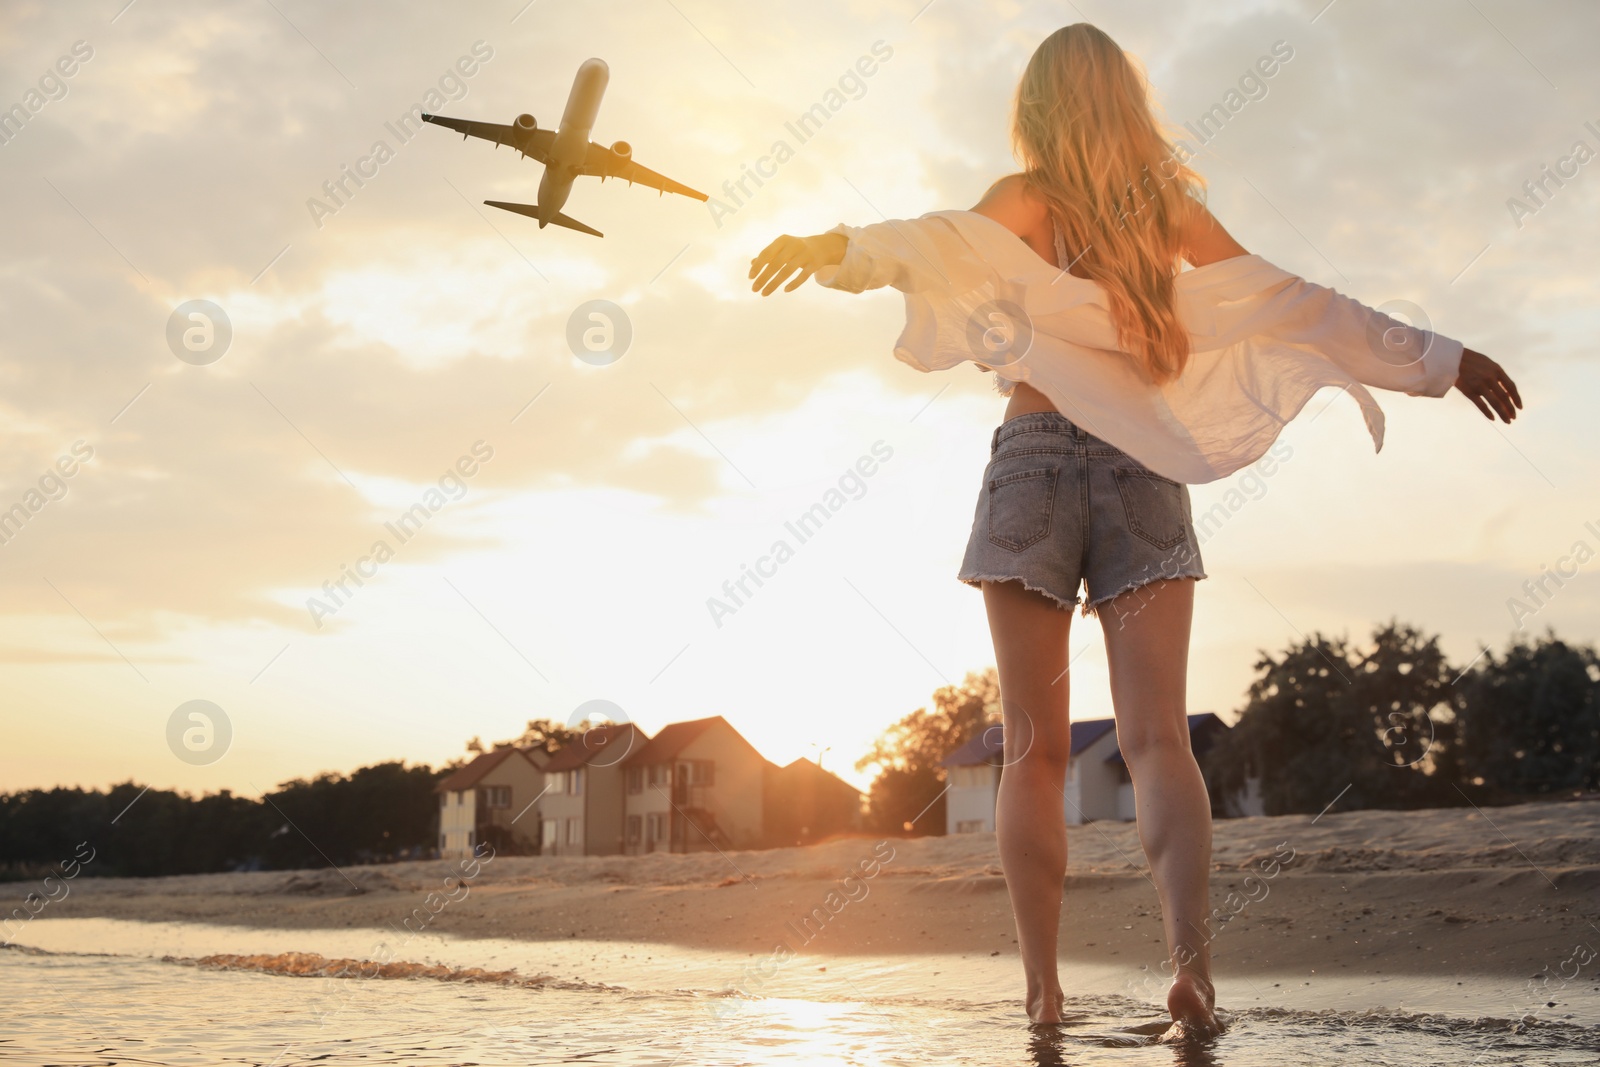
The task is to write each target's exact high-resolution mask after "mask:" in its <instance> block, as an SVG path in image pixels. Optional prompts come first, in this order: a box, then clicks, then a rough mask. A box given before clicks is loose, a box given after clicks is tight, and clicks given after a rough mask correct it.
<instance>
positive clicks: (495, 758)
mask: <svg viewBox="0 0 1600 1067" xmlns="http://www.w3.org/2000/svg"><path fill="white" fill-rule="evenodd" d="M513 754H515V755H518V756H521V757H522V758H523V759H525V760H527V761H528V762H529V763H531V764H533V766H534V767H535V768H537V767H538V766H539V764H538V763H536V762H535V761H534V759H533V757H532V756H530V755H528V753H526V752H524V751H523V750H522V749H520V748H516V747H514V746H510V745H508V746H506V747H505V748H497V749H495V750H494V751H493V752H485V753H483V755H481V756H479V757H478V758H477V759H475V760H473V761H472V762H471V763H469V764H467V765H466V766H465V767H462V768H461V769H460V770H458V771H456V772H455V773H454V774H452V775H451V776H450V777H448V778H446V779H445V780H444V781H442V782H440V783H439V784H438V785H436V786H434V787H433V791H434V792H435V793H456V792H459V791H461V790H463V789H471V788H472V787H473V786H475V785H477V784H478V783H479V782H481V781H482V780H483V777H484V775H486V774H488V773H489V772H490V771H492V770H494V769H495V768H496V767H498V766H500V764H502V763H504V762H505V761H506V760H507V759H508V758H510V757H511V756H512V755H513Z"/></svg>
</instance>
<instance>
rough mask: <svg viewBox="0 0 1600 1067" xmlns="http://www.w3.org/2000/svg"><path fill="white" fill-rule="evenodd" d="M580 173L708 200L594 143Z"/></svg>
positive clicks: (590, 143)
mask: <svg viewBox="0 0 1600 1067" xmlns="http://www.w3.org/2000/svg"><path fill="white" fill-rule="evenodd" d="M579 173H580V174H587V175H590V176H591V177H599V178H621V179H622V180H623V181H625V182H634V183H636V184H638V185H648V186H649V187H650V188H652V189H659V190H661V191H662V192H663V193H677V194H678V195H680V196H688V197H693V198H694V199H696V200H704V199H706V194H705V193H702V192H700V191H699V190H697V189H691V188H689V187H688V186H687V185H684V184H682V183H680V182H675V181H673V180H672V179H671V178H668V177H667V176H666V175H664V174H657V173H656V172H655V171H653V170H651V169H650V168H649V167H645V166H641V165H640V164H638V163H635V162H634V161H633V160H631V159H621V158H619V157H618V156H617V154H616V153H615V152H613V151H611V149H609V148H607V147H605V146H604V145H598V144H595V143H594V142H593V141H590V142H589V156H588V158H587V159H585V160H584V161H583V169H582V170H581V171H579Z"/></svg>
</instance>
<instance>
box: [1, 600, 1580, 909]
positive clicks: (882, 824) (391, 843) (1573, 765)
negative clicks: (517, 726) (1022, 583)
mask: <svg viewBox="0 0 1600 1067" xmlns="http://www.w3.org/2000/svg"><path fill="white" fill-rule="evenodd" d="M1254 670H1255V672H1256V676H1255V678H1254V679H1253V680H1252V682H1251V684H1250V687H1249V689H1248V691H1247V693H1246V699H1245V704H1244V707H1243V708H1242V709H1240V711H1239V713H1238V720H1237V722H1236V724H1235V725H1234V727H1233V728H1232V729H1231V730H1229V731H1228V732H1227V733H1226V734H1225V735H1224V736H1223V738H1222V739H1221V740H1219V741H1218V742H1217V743H1216V744H1215V745H1214V746H1213V747H1212V748H1211V749H1210V750H1209V751H1208V752H1206V753H1205V755H1204V756H1203V758H1202V769H1203V770H1204V772H1205V775H1206V780H1207V784H1208V786H1209V787H1210V788H1211V790H1212V795H1213V797H1214V802H1215V804H1216V807H1217V810H1218V811H1219V813H1220V812H1221V810H1222V808H1223V802H1224V798H1226V797H1228V796H1231V795H1234V794H1237V793H1238V792H1239V791H1240V790H1242V789H1244V788H1245V787H1246V785H1247V784H1248V783H1250V782H1251V781H1254V782H1255V783H1256V787H1257V788H1259V790H1260V796H1261V799H1262V803H1263V805H1264V807H1265V810H1266V812H1267V814H1269V815H1279V814H1289V813H1307V814H1310V813H1315V812H1318V811H1321V810H1322V809H1323V808H1324V807H1325V806H1326V805H1327V804H1328V802H1329V800H1330V799H1332V798H1334V797H1335V796H1338V797H1339V807H1340V809H1341V810H1348V809H1352V808H1420V807H1439V806H1450V805H1459V804H1466V803H1469V802H1470V803H1475V804H1497V803H1507V802H1511V801H1515V800H1520V799H1526V798H1531V797H1539V796H1549V795H1554V794H1563V793H1571V792H1573V791H1578V790H1595V789H1600V656H1597V654H1596V651H1595V649H1594V647H1593V646H1592V645H1572V644H1569V643H1567V642H1565V641H1562V640H1560V639H1558V638H1557V637H1556V636H1555V634H1554V633H1553V632H1547V633H1546V634H1545V635H1544V636H1542V637H1539V638H1538V639H1536V640H1533V641H1529V640H1527V639H1526V638H1524V637H1522V636H1518V637H1517V638H1515V639H1514V640H1513V642H1512V643H1511V644H1510V645H1509V646H1508V647H1507V648H1506V649H1505V650H1504V651H1503V652H1502V653H1500V654H1498V655H1497V654H1495V653H1494V652H1493V651H1485V652H1484V653H1482V654H1481V655H1480V657H1479V658H1478V659H1477V660H1475V661H1474V662H1472V663H1469V664H1466V665H1457V664H1453V663H1451V662H1449V660H1448V659H1447V657H1446V656H1445V655H1444V654H1443V652H1442V651H1441V650H1440V648H1439V643H1438V637H1437V636H1429V635H1426V634H1424V633H1422V632H1421V631H1420V630H1418V629H1417V628H1415V627H1412V626H1407V625H1403V624H1400V623H1397V622H1390V623H1389V624H1387V625H1383V626H1379V627H1377V628H1375V629H1374V631H1373V634H1372V637H1371V639H1370V640H1369V641H1368V642H1366V643H1364V644H1355V643H1352V642H1351V641H1349V640H1348V639H1345V638H1331V637H1325V636H1323V635H1321V634H1313V635H1311V636H1310V637H1308V638H1304V639H1302V640H1300V641H1297V642H1294V643H1292V644H1290V646H1289V647H1288V648H1287V649H1285V650H1284V651H1282V652H1280V653H1276V654H1274V653H1269V652H1266V651H1264V650H1263V651H1262V652H1261V653H1260V658H1259V659H1258V660H1257V662H1256V663H1255V665H1254ZM931 705H932V706H931V708H929V707H923V708H918V709H916V710H915V711H913V712H912V713H910V714H909V715H906V716H905V717H903V718H901V719H900V720H899V721H897V722H895V723H894V724H893V725H892V726H890V727H889V729H888V730H886V731H885V732H884V733H883V735H882V736H881V737H879V738H878V740H877V741H876V742H875V743H874V745H873V747H872V749H871V750H870V751H869V752H868V753H867V754H866V755H865V756H863V757H862V759H861V760H860V762H859V763H858V764H857V769H858V770H866V769H868V768H875V769H876V771H877V774H876V777H875V778H874V779H873V782H872V786H871V789H870V792H869V817H868V818H869V824H870V828H871V829H872V830H873V831H874V832H876V833H890V834H906V833H910V834H928V833H931V834H942V833H943V832H944V829H945V812H944V790H945V788H946V784H947V779H948V776H947V772H946V770H945V768H944V767H942V766H940V761H941V760H943V758H944V757H945V756H946V755H948V754H949V753H950V752H952V751H954V750H955V749H956V748H957V747H959V746H960V745H962V744H965V743H966V742H967V741H968V740H970V739H971V738H973V737H975V736H976V735H977V734H978V733H979V732H980V731H982V730H984V729H986V728H988V727H989V726H991V725H993V724H995V723H997V722H999V721H1000V718H1001V715H1000V687H999V681H998V678H997V676H996V673H995V671H994V670H993V668H990V669H989V670H986V671H982V672H974V673H972V674H969V675H968V676H967V677H966V679H965V680H964V681H963V682H962V683H961V684H959V685H952V686H946V687H944V688H942V689H940V690H938V691H937V692H935V693H934V694H933V699H932V702H931ZM573 736H574V734H573V731H572V730H571V729H569V728H568V727H565V726H563V725H561V724H559V723H556V722H552V721H550V720H546V719H537V720H534V721H532V722H529V723H528V727H527V729H526V730H525V731H524V732H523V733H522V734H521V735H520V736H519V737H516V738H510V739H508V740H506V741H500V742H495V743H494V744H492V745H490V746H488V748H489V749H492V748H495V747H499V746H500V745H505V744H516V745H519V746H522V747H528V746H538V747H541V748H543V749H545V750H546V751H554V750H555V749H556V748H558V747H559V746H560V745H562V744H565V743H568V742H570V741H571V739H572V737H573ZM467 751H468V752H469V753H479V752H483V751H486V748H485V746H484V745H482V744H481V743H479V741H478V739H476V738H474V739H473V740H472V741H471V742H469V743H468V745H467ZM460 765H461V761H459V760H457V761H453V762H451V763H448V764H446V765H445V766H443V767H440V768H437V769H434V768H432V767H429V766H428V765H426V764H419V765H412V766H407V765H406V764H405V763H403V762H401V761H392V762H385V763H378V764H374V765H372V766H368V767H362V768H359V769H358V770H355V771H353V772H351V773H349V774H348V775H347V774H342V773H336V772H335V773H326V774H321V775H318V776H316V777H315V778H311V779H295V780H293V781H289V782H284V783H282V784H280V785H279V786H277V787H276V788H275V789H273V790H272V791H270V792H268V793H266V794H264V795H263V796H261V797H260V798H256V799H251V798H248V797H241V796H236V795H234V794H233V793H231V792H229V791H228V790H222V791H221V792H218V793H211V794H206V795H203V796H191V795H189V794H186V793H179V792H173V791H171V790H160V789H147V788H144V787H142V786H140V785H139V784H137V783H135V782H132V781H129V782H124V783H122V784H120V785H115V786H112V787H111V788H109V789H106V790H95V789H89V790H85V789H79V788H71V789H61V788H57V789H28V790H21V791H18V792H14V793H5V794H0V881H3V880H17V879H37V878H41V877H43V876H44V875H47V874H50V873H52V872H54V871H56V870H57V869H58V868H59V866H60V865H61V864H62V863H65V862H68V861H69V860H71V859H72V857H73V856H74V855H75V854H77V853H76V852H75V850H78V849H79V846H80V845H82V844H83V843H85V842H87V843H88V845H89V846H90V848H92V850H93V853H94V857H95V858H94V859H93V861H92V862H90V863H89V864H87V865H85V866H84V868H83V869H84V872H85V873H87V874H93V875H97V876H107V875H120V876H155V875H168V874H200V873H207V872H214V871H230V870H288V869H302V868H315V867H326V866H328V865H330V864H333V865H337V866H340V867H344V866H349V865H357V864H365V863H382V862H388V861H392V860H397V859H408V858H420V857H423V856H426V855H429V854H430V853H431V850H432V849H433V848H434V846H435V844H436V842H437V834H438V822H437V819H438V798H437V795H436V794H435V793H434V786H435V785H437V784H438V782H440V781H441V780H442V779H443V778H444V777H445V776H447V775H448V774H450V773H451V772H453V771H454V770H456V769H457V768H458V767H459V766H460Z"/></svg>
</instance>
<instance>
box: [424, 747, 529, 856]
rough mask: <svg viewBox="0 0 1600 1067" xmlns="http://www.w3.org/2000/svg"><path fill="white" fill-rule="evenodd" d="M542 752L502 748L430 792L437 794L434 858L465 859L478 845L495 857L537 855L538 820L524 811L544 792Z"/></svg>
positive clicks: (452, 776)
mask: <svg viewBox="0 0 1600 1067" xmlns="http://www.w3.org/2000/svg"><path fill="white" fill-rule="evenodd" d="M548 759H549V757H548V756H546V755H545V753H544V751H543V750H542V749H538V748H526V749H524V748H516V747H515V746H512V745H506V746H504V747H501V748H497V749H495V750H494V751H493V752H484V753H482V754H480V755H479V756H478V757H477V758H476V759H474V760H473V761H472V762H471V763H468V764H467V765H466V766H465V767H462V768H461V769H460V770H458V771H456V772H455V773H454V774H452V775H450V776H449V777H448V778H446V779H445V780H444V781H442V782H440V783H439V784H438V785H436V786H434V787H433V791H434V792H435V793H438V794H439V855H440V856H442V857H445V858H448V859H454V858H459V857H465V856H470V855H472V854H473V850H474V849H475V848H477V847H478V846H479V845H481V844H488V845H490V846H491V847H492V848H493V849H494V850H495V851H496V852H498V853H507V854H510V855H527V854H530V853H534V852H538V851H539V817H538V815H537V813H533V812H530V811H529V809H530V808H531V807H532V806H533V804H534V802H535V801H536V800H538V799H539V794H540V792H541V791H542V790H543V789H544V773H543V767H544V764H545V761H546V760H548Z"/></svg>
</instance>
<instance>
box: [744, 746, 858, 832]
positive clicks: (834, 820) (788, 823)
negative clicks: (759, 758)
mask: <svg viewBox="0 0 1600 1067" xmlns="http://www.w3.org/2000/svg"><path fill="white" fill-rule="evenodd" d="M767 767H768V770H767V780H766V793H765V795H764V797H763V798H762V808H763V810H764V811H765V812H766V838H767V844H769V845H770V846H772V847H773V848H783V847H785V846H788V845H808V844H810V843H811V842H813V841H821V840H823V839H824V838H827V837H831V836H833V835H834V834H845V833H852V832H856V831H859V830H860V829H861V824H862V812H861V790H859V789H857V788H856V787H855V786H853V785H851V784H850V783H849V782H846V781H844V780H843V779H842V778H840V777H838V776H837V775H834V774H829V773H828V772H827V771H825V770H823V769H822V767H821V766H820V765H818V764H816V763H813V762H811V761H810V760H808V759H797V760H795V761H794V762H793V763H790V764H788V765H787V766H784V767H779V766H777V765H776V764H770V763H769V764H768V765H767Z"/></svg>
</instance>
